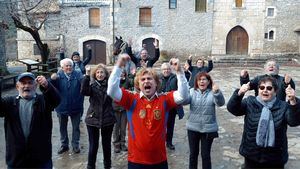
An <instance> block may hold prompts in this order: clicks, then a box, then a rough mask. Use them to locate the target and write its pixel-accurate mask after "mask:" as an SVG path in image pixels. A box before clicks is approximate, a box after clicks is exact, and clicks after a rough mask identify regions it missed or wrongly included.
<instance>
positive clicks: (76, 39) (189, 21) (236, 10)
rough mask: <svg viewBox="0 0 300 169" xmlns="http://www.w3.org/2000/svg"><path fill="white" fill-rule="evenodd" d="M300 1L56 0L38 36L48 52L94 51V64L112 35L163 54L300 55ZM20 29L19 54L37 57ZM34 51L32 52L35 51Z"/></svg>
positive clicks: (104, 58)
mask: <svg viewBox="0 0 300 169" xmlns="http://www.w3.org/2000/svg"><path fill="white" fill-rule="evenodd" d="M299 9H300V1H299V0H169V1H153V0H139V1H136V0H126V1H125V0H59V1H58V8H57V10H56V11H55V12H52V13H51V14H50V16H49V19H48V20H47V22H46V23H45V25H44V27H43V30H42V32H41V35H42V37H43V39H44V41H45V42H47V43H49V46H50V48H51V49H52V53H54V54H55V53H56V52H58V51H59V49H60V48H63V49H64V51H65V54H66V55H67V56H70V55H71V54H72V52H73V51H79V53H80V54H81V55H83V56H84V55H85V53H86V47H85V46H86V45H87V44H89V45H91V46H92V48H93V50H94V51H96V52H94V56H93V60H92V63H93V64H96V63H100V62H101V63H111V61H112V59H111V58H112V57H111V56H112V54H111V51H112V44H113V42H114V36H122V37H123V39H125V40H128V39H132V41H133V46H132V47H133V49H134V50H135V51H139V50H140V49H141V48H142V44H146V48H148V49H149V53H150V54H151V52H153V45H152V42H153V39H154V38H156V39H158V40H159V44H160V50H161V53H162V55H168V56H178V57H187V56H188V55H189V54H193V55H197V56H203V55H214V56H222V57H223V56H224V57H226V56H228V55H230V56H231V55H237V56H240V55H243V56H246V57H256V56H263V55H272V54H282V55H284V54H290V53H293V54H294V53H296V54H299V51H300V34H299V31H300V23H299V20H300V12H299V11H300V10H299ZM24 34H26V33H24V32H23V31H18V42H19V43H18V54H19V56H18V58H23V57H30V58H37V57H39V56H38V53H36V52H34V41H33V40H32V39H31V38H30V37H29V36H24ZM35 54H36V55H35Z"/></svg>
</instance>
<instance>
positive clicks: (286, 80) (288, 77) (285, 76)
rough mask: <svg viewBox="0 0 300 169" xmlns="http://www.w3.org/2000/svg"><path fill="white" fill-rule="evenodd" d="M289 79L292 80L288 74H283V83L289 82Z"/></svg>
mask: <svg viewBox="0 0 300 169" xmlns="http://www.w3.org/2000/svg"><path fill="white" fill-rule="evenodd" d="M291 80H292V78H291V76H289V75H288V74H285V75H284V83H285V84H290V82H291Z"/></svg>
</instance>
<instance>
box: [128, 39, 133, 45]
mask: <svg viewBox="0 0 300 169" xmlns="http://www.w3.org/2000/svg"><path fill="white" fill-rule="evenodd" d="M131 46H132V38H129V39H128V47H131Z"/></svg>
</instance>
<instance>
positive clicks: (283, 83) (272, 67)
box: [240, 59, 295, 101]
mask: <svg viewBox="0 0 300 169" xmlns="http://www.w3.org/2000/svg"><path fill="white" fill-rule="evenodd" d="M264 68H265V75H260V76H256V77H255V78H254V79H252V80H250V88H249V90H253V89H254V90H255V96H257V95H258V82H259V81H260V79H262V78H263V77H266V76H268V75H270V76H272V77H273V78H274V79H276V82H277V84H278V90H277V91H276V93H277V98H278V99H280V100H283V101H285V100H286V93H285V89H286V88H287V86H288V85H289V84H290V85H291V87H292V88H293V89H295V83H294V81H293V80H292V79H291V77H290V76H289V75H285V76H284V77H283V76H280V75H278V73H279V64H278V63H277V62H276V61H275V60H273V59H271V60H267V61H266V64H265V65H264ZM248 82H249V73H248V71H247V70H242V71H241V75H240V84H241V85H243V84H247V83H248Z"/></svg>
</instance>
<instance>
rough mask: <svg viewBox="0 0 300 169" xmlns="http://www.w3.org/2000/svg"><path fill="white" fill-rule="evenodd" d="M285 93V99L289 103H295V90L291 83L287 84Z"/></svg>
mask: <svg viewBox="0 0 300 169" xmlns="http://www.w3.org/2000/svg"><path fill="white" fill-rule="evenodd" d="M285 94H286V97H287V100H288V101H290V104H291V105H295V104H296V92H295V90H294V89H293V88H292V87H291V85H288V87H287V88H286V89H285Z"/></svg>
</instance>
